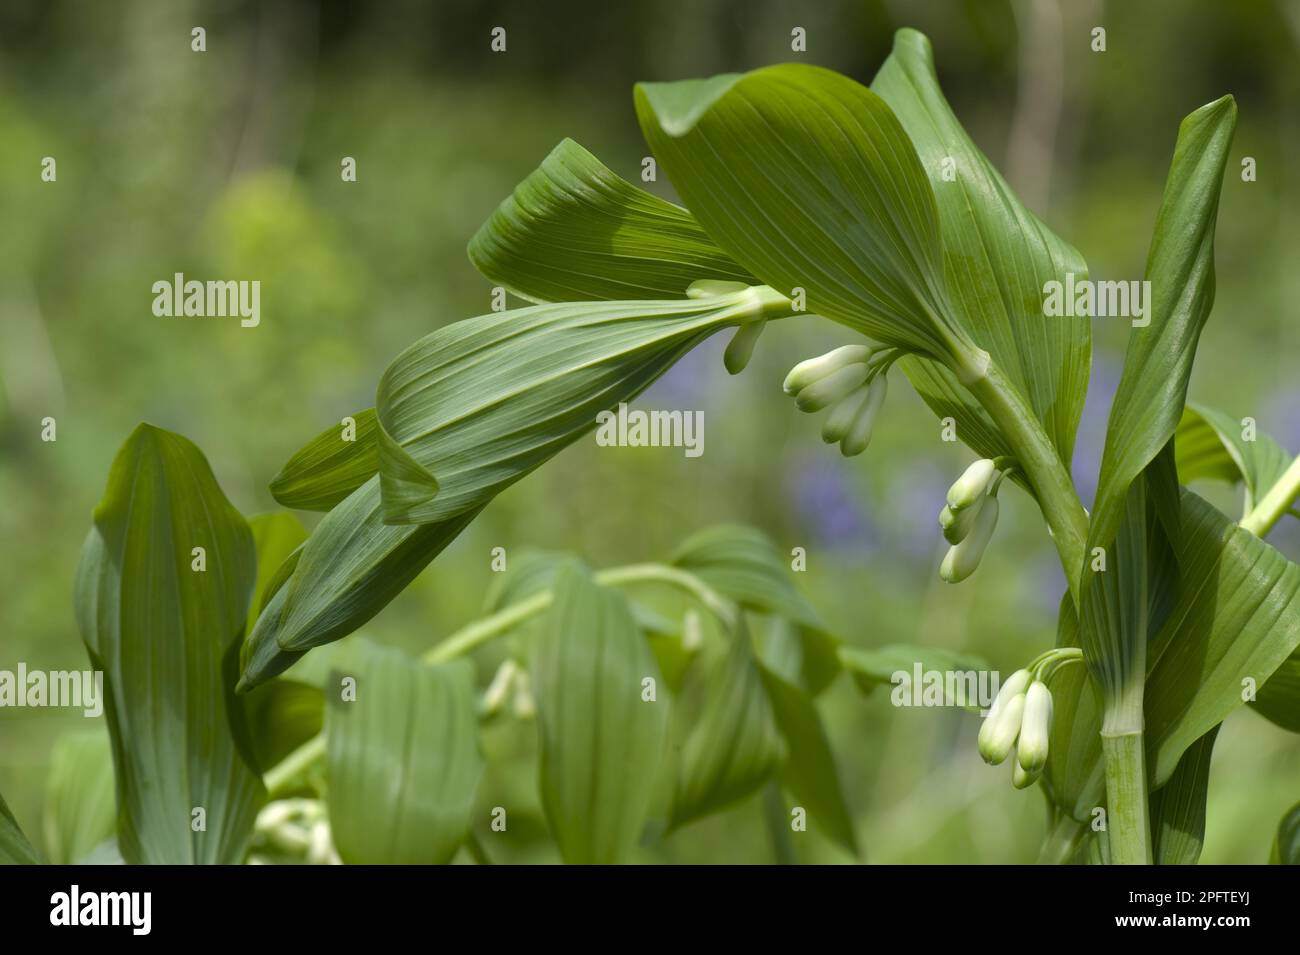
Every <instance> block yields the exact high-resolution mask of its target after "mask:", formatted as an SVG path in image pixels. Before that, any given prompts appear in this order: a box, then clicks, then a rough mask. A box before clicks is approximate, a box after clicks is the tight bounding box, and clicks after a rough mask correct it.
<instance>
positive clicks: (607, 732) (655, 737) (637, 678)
mask: <svg viewBox="0 0 1300 955" xmlns="http://www.w3.org/2000/svg"><path fill="white" fill-rule="evenodd" d="M531 672H532V677H533V693H534V696H535V698H536V700H537V730H538V741H539V749H540V788H541V793H542V805H543V807H544V808H545V810H546V819H547V822H548V823H549V824H550V827H551V832H552V834H553V835H554V836H555V841H556V842H557V843H558V844H559V847H560V854H561V855H562V856H563V857H564V861H565V862H567V863H570V864H598V865H603V864H610V863H616V862H621V861H623V860H624V859H626V857H627V853H628V851H629V850H630V849H631V848H632V847H633V845H635V844H636V841H637V838H638V837H639V836H640V834H641V830H642V827H643V826H644V825H645V821H646V815H647V812H648V809H649V800H650V797H651V795H652V793H653V791H654V785H655V781H656V779H657V777H658V775H659V771H660V768H661V766H662V764H663V757H664V741H665V735H666V731H667V726H668V698H667V696H666V695H664V696H658V694H657V693H656V696H657V699H656V700H651V701H647V700H645V699H643V695H642V694H643V682H642V681H644V680H646V679H651V680H654V681H655V684H658V683H659V670H658V667H657V666H656V665H655V660H654V657H653V656H652V655H651V653H650V649H649V647H647V646H646V643H645V640H644V639H643V638H642V636H641V634H640V633H639V632H638V630H637V627H636V622H635V621H634V620H633V618H632V613H631V610H630V608H629V607H628V603H627V600H626V598H624V596H623V595H622V594H621V593H619V592H618V591H615V590H611V589H608V588H604V587H601V586H599V585H597V584H596V583H595V582H594V581H593V580H592V579H591V576H590V575H589V574H588V573H587V571H586V570H585V569H584V568H583V567H582V566H581V565H580V564H577V563H576V562H571V563H566V564H565V565H564V566H563V567H562V568H561V569H560V570H559V572H558V573H557V575H556V580H555V602H554V603H553V604H552V606H551V609H550V611H549V613H548V615H547V619H546V624H545V626H544V627H543V628H542V629H541V631H540V632H539V633H538V636H537V640H536V642H535V644H534V650H533V665H532V671H531Z"/></svg>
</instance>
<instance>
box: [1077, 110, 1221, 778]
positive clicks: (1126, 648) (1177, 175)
mask: <svg viewBox="0 0 1300 955" xmlns="http://www.w3.org/2000/svg"><path fill="white" fill-rule="evenodd" d="M1236 115H1237V110H1236V105H1235V104H1234V103H1233V101H1232V98H1231V97H1224V98H1223V99H1220V100H1217V101H1216V102H1213V103H1210V104H1208V105H1206V106H1203V107H1201V108H1200V109H1198V110H1197V111H1195V112H1194V113H1192V114H1191V115H1190V116H1188V117H1187V118H1186V119H1184V120H1183V122H1182V125H1181V126H1180V127H1179V134H1178V142H1177V145H1176V146H1175V149H1174V158H1173V161H1172V164H1171V167H1170V171H1169V176H1168V179H1167V180H1166V185H1165V194H1164V199H1163V201H1162V203H1161V206H1160V212H1159V214H1158V215H1157V218H1156V225H1155V231H1154V234H1153V238H1152V242H1151V250H1150V253H1149V255H1148V257H1147V267H1146V280H1147V281H1149V282H1150V288H1151V298H1150V303H1149V304H1150V315H1149V320H1150V324H1149V325H1147V326H1136V327H1134V328H1132V329H1131V331H1130V335H1129V344H1128V350H1127V353H1126V355H1125V359H1124V370H1123V373H1122V374H1121V376H1120V383H1119V386H1118V388H1117V389H1116V393H1115V399H1114V403H1113V404H1112V406H1111V413H1110V422H1109V425H1108V427H1107V431H1106V442H1105V447H1104V449H1103V452H1102V461H1101V474H1100V477H1099V478H1098V486H1097V496H1096V501H1095V504H1094V508H1093V512H1092V515H1091V521H1090V524H1089V533H1088V554H1089V559H1088V562H1087V565H1086V568H1085V570H1084V573H1083V583H1082V592H1081V596H1080V617H1079V624H1080V626H1079V635H1080V642H1081V645H1082V646H1083V649H1084V653H1085V656H1086V659H1087V660H1088V665H1089V669H1090V671H1091V672H1092V675H1093V678H1094V679H1095V680H1097V682H1098V685H1099V687H1100V688H1101V690H1102V691H1103V694H1104V699H1105V709H1106V712H1107V720H1108V721H1109V722H1110V723H1112V724H1113V727H1112V729H1111V731H1110V732H1112V734H1116V735H1117V734H1119V733H1120V732H1121V731H1122V732H1124V733H1131V732H1133V731H1134V730H1137V731H1140V728H1141V722H1142V713H1141V709H1140V707H1141V699H1142V677H1143V674H1144V672H1145V669H1144V668H1145V666H1146V662H1145V661H1146V656H1147V651H1146V645H1147V641H1148V634H1149V632H1153V631H1154V630H1155V629H1156V628H1158V627H1160V626H1161V624H1162V623H1163V619H1162V617H1163V614H1164V613H1165V612H1167V609H1168V597H1169V595H1170V592H1171V589H1172V586H1173V584H1172V581H1173V580H1174V579H1175V578H1176V577H1177V574H1178V570H1179V568H1178V567H1177V564H1181V563H1185V562H1186V561H1187V560H1188V559H1189V557H1190V554H1189V551H1190V552H1191V554H1194V553H1195V551H1192V550H1191V548H1189V546H1188V542H1187V540H1186V539H1185V538H1184V537H1183V536H1182V532H1180V530H1179V525H1178V511H1179V506H1180V505H1179V500H1178V482H1177V475H1176V472H1175V470H1174V462H1173V445H1172V439H1173V436H1174V432H1175V429H1176V428H1177V426H1178V422H1179V419H1180V418H1181V417H1182V413H1183V405H1184V403H1185V400H1186V396H1187V382H1188V379H1189V377H1190V376H1191V372H1192V359H1193V357H1194V356H1195V354H1196V346H1197V343H1198V341H1199V339H1200V334H1201V329H1202V328H1203V327H1204V325H1205V321H1206V319H1207V318H1208V317H1209V314H1210V309H1211V307H1212V305H1213V303H1214V227H1215V222H1216V220H1217V217H1218V207H1219V191H1220V187H1221V184H1222V181H1223V171H1224V168H1225V164H1226V163H1227V157H1228V147H1229V145H1230V143H1231V141H1232V133H1233V129H1234V128H1235V126H1236ZM1098 548H1100V549H1101V551H1100V552H1101V553H1104V554H1105V555H1106V562H1105V565H1104V568H1103V569H1101V570H1098V569H1097V566H1096V565H1095V564H1094V561H1093V559H1092V557H1091V555H1093V554H1096V553H1098V552H1099V551H1098V550H1097V549H1098ZM1175 555H1177V558H1175ZM1176 562H1177V563H1176ZM1185 569H1186V568H1183V570H1185ZM1181 586H1183V587H1186V586H1187V582H1186V581H1184V582H1183V583H1182V585H1181ZM1148 710H1149V707H1148ZM1216 722H1217V721H1216ZM1210 725H1213V724H1210ZM1209 728H1210V727H1209V726H1204V727H1202V728H1201V731H1200V733H1204V732H1205V731H1207V730H1208V729H1209ZM1200 733H1198V734H1197V736H1199V735H1200ZM1191 742H1192V740H1187V741H1186V744H1185V745H1190V743H1191ZM1177 755H1181V752H1180V753H1179V754H1177ZM1177 755H1176V756H1175V761H1176V759H1177ZM1172 770H1173V767H1172V765H1170V766H1169V767H1168V768H1167V769H1166V770H1165V771H1164V776H1167V775H1168V773H1170V772H1172Z"/></svg>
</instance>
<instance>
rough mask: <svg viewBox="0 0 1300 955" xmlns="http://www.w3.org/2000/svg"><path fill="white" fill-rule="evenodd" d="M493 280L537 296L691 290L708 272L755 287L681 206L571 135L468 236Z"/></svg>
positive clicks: (577, 298)
mask: <svg viewBox="0 0 1300 955" xmlns="http://www.w3.org/2000/svg"><path fill="white" fill-rule="evenodd" d="M469 257H470V260H471V261H472V262H473V263H474V265H475V267H477V268H478V270H479V271H480V272H482V273H483V274H484V275H485V276H487V278H488V279H489V280H491V281H492V282H494V283H496V284H498V285H501V286H503V287H505V288H507V289H509V290H510V291H511V292H514V293H515V294H516V295H519V296H521V297H523V298H526V299H528V300H530V301H533V302H583V301H593V300H595V301H599V300H620V299H624V300H625V299H656V298H658V299H664V298H677V297H683V296H685V294H686V289H687V287H688V286H690V285H691V284H692V283H694V282H696V281H698V280H701V279H715V280H722V281H732V282H741V283H743V284H745V285H755V284H758V283H757V282H755V280H754V279H753V277H752V276H750V275H749V274H748V273H747V272H746V271H745V270H744V269H743V268H741V267H740V266H739V265H737V264H736V263H735V262H734V261H733V260H732V259H731V257H730V256H728V255H727V254H726V253H724V252H723V251H722V250H721V249H719V248H718V247H717V245H716V244H714V242H713V240H712V239H710V238H709V237H708V236H707V235H706V234H705V232H704V230H703V229H701V228H700V227H699V225H698V224H697V223H696V222H695V219H694V217H693V216H691V214H690V213H689V212H687V211H686V210H685V209H683V208H681V207H680V206H675V205H673V204H672V203H671V202H668V201H666V200H664V199H660V198H659V197H658V196H654V195H651V194H650V193H648V192H645V191H644V190H642V189H638V188H637V187H635V186H633V185H632V184H631V183H629V182H627V181H625V180H624V179H622V178H621V177H619V176H617V175H615V174H614V173H613V172H611V171H610V170H609V169H607V168H606V167H605V166H604V165H603V164H602V163H601V162H600V161H599V160H598V159H596V157H595V156H593V155H592V154H591V153H589V152H587V150H585V149H583V148H582V147H581V146H579V145H578V144H577V143H575V142H574V141H573V140H571V139H566V140H564V141H563V142H562V143H560V144H559V145H558V146H556V147H555V149H554V150H552V152H551V154H550V155H549V156H547V157H546V159H545V160H544V161H543V162H542V164H541V166H539V167H538V168H537V169H536V170H535V171H534V172H533V173H531V174H530V175H529V176H528V178H527V179H525V180H524V181H523V182H521V183H520V184H519V185H518V186H516V187H515V191H514V193H513V194H512V195H510V196H509V197H508V198H507V199H506V200H505V201H504V202H502V203H501V205H500V207H499V208H498V209H497V210H496V212H494V213H493V214H492V217H491V218H490V219H488V221H487V222H485V223H484V224H483V226H482V228H480V229H479V231H478V234H477V235H475V236H474V238H473V240H472V241H471V242H470V244H469Z"/></svg>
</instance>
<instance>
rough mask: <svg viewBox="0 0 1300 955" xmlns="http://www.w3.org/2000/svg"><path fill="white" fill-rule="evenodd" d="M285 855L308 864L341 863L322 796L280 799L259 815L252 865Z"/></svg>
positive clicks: (251, 857)
mask: <svg viewBox="0 0 1300 955" xmlns="http://www.w3.org/2000/svg"><path fill="white" fill-rule="evenodd" d="M285 856H288V857H291V858H294V859H297V860H299V861H301V862H305V863H306V864H307V865H341V864H342V860H340V859H339V854H338V852H337V851H335V849H334V843H333V840H332V838H331V834H330V823H329V812H328V810H327V809H326V808H325V804H324V803H323V802H321V801H320V800H319V799H281V800H277V801H275V802H272V803H268V804H267V805H266V806H264V807H263V808H262V811H261V812H259V813H258V814H257V821H256V823H255V824H254V830H253V851H252V852H251V853H250V855H249V862H250V864H253V865H259V864H267V863H270V862H274V861H276V859H277V858H281V859H282V858H283V857H285Z"/></svg>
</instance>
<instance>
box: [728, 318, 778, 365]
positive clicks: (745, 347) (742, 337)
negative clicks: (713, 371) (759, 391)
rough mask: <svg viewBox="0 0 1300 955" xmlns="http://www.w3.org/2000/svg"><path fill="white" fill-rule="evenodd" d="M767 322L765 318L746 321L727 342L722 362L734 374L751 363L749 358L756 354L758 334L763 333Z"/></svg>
mask: <svg viewBox="0 0 1300 955" xmlns="http://www.w3.org/2000/svg"><path fill="white" fill-rule="evenodd" d="M766 325H767V322H766V321H765V320H763V319H759V320H758V321H753V322H746V323H745V324H744V325H741V326H740V327H739V328H737V329H736V334H735V335H734V336H732V339H731V341H730V342H729V343H728V344H727V350H726V351H725V352H723V353H722V364H723V365H724V366H725V367H726V369H727V371H728V372H729V373H731V374H733V375H738V374H740V373H741V372H742V371H744V370H745V366H746V365H748V364H749V359H750V358H752V357H753V355H754V346H755V345H756V344H758V336H759V335H761V334H763V328H764V327H765V326H766Z"/></svg>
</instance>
